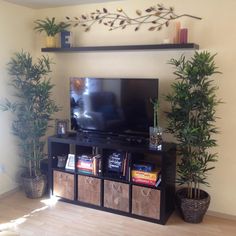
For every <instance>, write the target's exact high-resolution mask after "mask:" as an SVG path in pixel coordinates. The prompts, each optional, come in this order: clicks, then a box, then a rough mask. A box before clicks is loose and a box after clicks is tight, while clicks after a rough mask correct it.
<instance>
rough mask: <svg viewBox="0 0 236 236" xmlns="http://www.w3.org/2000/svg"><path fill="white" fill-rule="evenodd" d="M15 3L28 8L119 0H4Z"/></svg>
mask: <svg viewBox="0 0 236 236" xmlns="http://www.w3.org/2000/svg"><path fill="white" fill-rule="evenodd" d="M5 1H6V2H11V3H14V4H17V5H22V6H26V7H30V8H35V9H39V8H49V7H61V6H70V5H79V4H89V3H102V2H113V1H120V0H33V1H32V0H5Z"/></svg>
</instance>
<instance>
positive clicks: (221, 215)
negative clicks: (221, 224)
mask: <svg viewBox="0 0 236 236" xmlns="http://www.w3.org/2000/svg"><path fill="white" fill-rule="evenodd" d="M206 214H207V215H209V216H215V217H218V218H221V219H226V220H235V221H236V216H235V215H229V214H225V213H220V212H216V211H207V213H206Z"/></svg>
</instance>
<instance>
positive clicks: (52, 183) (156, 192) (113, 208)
mask: <svg viewBox="0 0 236 236" xmlns="http://www.w3.org/2000/svg"><path fill="white" fill-rule="evenodd" d="M95 148H96V150H97V151H98V152H99V154H101V164H102V168H101V170H102V172H101V174H100V175H92V174H88V175H87V174H81V173H78V171H77V170H76V168H75V170H66V169H65V168H58V167H57V156H59V155H67V154H69V153H74V154H75V156H78V155H82V154H92V151H93V150H94V149H95ZM117 151H124V152H128V153H129V155H130V159H129V166H130V167H131V166H132V163H133V162H135V160H137V159H138V158H140V156H141V157H142V158H144V159H146V158H147V159H148V158H150V157H151V158H152V160H153V159H154V160H155V162H156V164H158V166H159V167H160V168H161V175H162V180H161V184H160V185H159V186H158V187H155V186H154V187H153V186H148V185H144V184H137V183H134V182H132V181H131V178H127V179H120V178H116V177H112V176H108V175H107V174H106V173H107V171H106V168H107V165H106V163H107V159H108V153H111V152H117ZM48 153H49V175H48V177H49V191H50V195H56V196H58V197H60V200H62V201H65V202H68V203H72V204H76V205H81V206H86V207H90V208H94V209H99V210H103V211H108V212H112V213H116V214H120V215H124V216H128V217H133V218H137V219H141V220H146V221H150V222H154V223H159V224H165V223H166V221H167V220H168V217H169V216H170V215H171V213H172V212H173V210H174V195H175V173H176V170H175V168H176V147H175V145H174V144H171V143H164V144H163V148H162V150H161V151H156V150H150V149H149V147H148V144H140V143H130V142H126V141H123V140H119V139H114V140H113V139H110V138H93V137H90V138H83V137H78V136H77V137H76V136H74V137H73V136H72V137H65V138H59V137H56V136H51V137H49V139H48ZM75 167H76V164H75ZM130 171H131V170H130V168H129V171H128V172H129V173H127V174H129V175H131V173H130Z"/></svg>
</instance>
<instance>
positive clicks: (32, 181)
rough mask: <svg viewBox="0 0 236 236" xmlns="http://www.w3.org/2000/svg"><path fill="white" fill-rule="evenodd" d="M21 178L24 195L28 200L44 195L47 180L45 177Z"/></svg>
mask: <svg viewBox="0 0 236 236" xmlns="http://www.w3.org/2000/svg"><path fill="white" fill-rule="evenodd" d="M21 177H22V182H23V187H24V190H25V194H26V196H27V197H28V198H40V197H42V196H43V195H44V193H45V190H46V183H47V178H46V175H40V176H36V177H34V178H33V177H26V176H24V175H22V176H21Z"/></svg>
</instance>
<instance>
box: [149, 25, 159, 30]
mask: <svg viewBox="0 0 236 236" xmlns="http://www.w3.org/2000/svg"><path fill="white" fill-rule="evenodd" d="M156 28H157V27H154V26H152V27H150V28H149V29H148V30H149V31H154V30H155V29H156Z"/></svg>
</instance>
